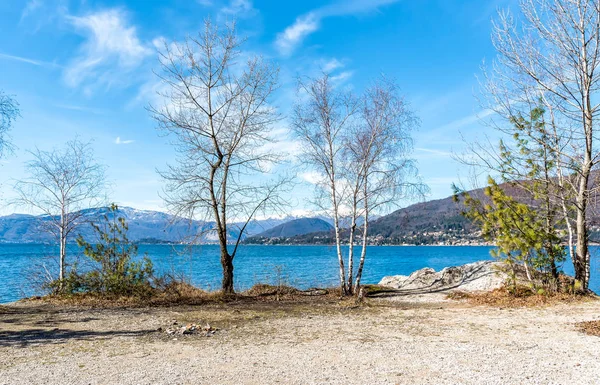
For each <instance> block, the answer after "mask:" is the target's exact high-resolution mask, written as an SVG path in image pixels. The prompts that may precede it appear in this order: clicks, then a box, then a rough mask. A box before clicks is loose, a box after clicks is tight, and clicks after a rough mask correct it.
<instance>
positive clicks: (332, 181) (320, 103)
mask: <svg viewBox="0 0 600 385" xmlns="http://www.w3.org/2000/svg"><path fill="white" fill-rule="evenodd" d="M299 90H300V95H301V96H300V99H299V102H298V103H297V105H296V107H295V112H294V116H293V123H292V126H293V130H294V132H295V133H296V136H297V137H298V138H299V140H300V142H301V143H302V155H301V156H302V160H303V161H304V163H305V164H306V165H308V166H309V167H310V168H312V169H313V170H314V171H315V172H316V173H318V174H319V175H321V180H320V181H319V183H318V184H317V190H318V193H319V195H318V200H317V203H318V205H319V206H320V207H321V209H323V210H324V211H326V212H328V213H330V215H331V216H332V217H333V221H334V232H335V242H336V252H337V257H338V263H339V279H340V288H341V289H342V292H344V293H345V294H358V291H359V289H360V281H361V277H362V272H363V268H364V262H365V258H366V252H367V243H368V228H369V227H368V225H369V220H370V214H371V213H372V212H373V211H379V210H380V209H382V208H383V207H384V206H389V205H392V206H393V205H395V204H398V202H399V200H400V199H402V198H404V197H407V196H409V195H412V194H414V193H418V192H424V186H423V185H422V184H420V183H419V182H418V181H416V180H417V179H418V178H416V177H417V173H416V167H415V164H414V161H412V160H411V159H409V158H408V155H409V153H410V151H411V149H412V140H411V137H410V132H411V130H412V129H413V128H414V127H415V126H416V124H417V123H418V120H417V119H416V118H415V117H414V115H413V113H412V112H411V110H410V109H409V106H408V104H407V103H406V101H405V100H404V99H403V98H402V97H400V96H399V93H398V90H397V87H396V85H395V84H394V83H393V82H391V81H389V80H386V79H385V78H382V79H380V80H379V81H377V82H375V83H373V84H372V85H371V86H370V87H369V88H368V89H367V90H366V91H365V93H364V95H362V96H361V97H356V96H355V95H353V94H352V93H350V92H346V91H344V90H343V89H341V88H340V87H339V86H336V85H335V84H334V83H333V82H332V81H331V78H330V77H329V75H328V74H323V75H322V76H321V77H319V78H317V79H308V81H306V82H305V81H302V80H301V81H299ZM411 180H415V182H411ZM344 217H349V219H350V228H349V229H348V233H349V237H348V260H347V261H348V263H347V265H346V263H345V261H344V255H343V252H342V230H343V229H342V219H343V218H344ZM360 217H362V218H363V221H362V250H361V255H360V260H359V263H358V269H357V270H356V271H355V265H354V262H355V261H354V259H355V257H354V246H355V236H356V231H357V228H358V219H359V218H360ZM346 267H347V272H346ZM355 274H356V275H355Z"/></svg>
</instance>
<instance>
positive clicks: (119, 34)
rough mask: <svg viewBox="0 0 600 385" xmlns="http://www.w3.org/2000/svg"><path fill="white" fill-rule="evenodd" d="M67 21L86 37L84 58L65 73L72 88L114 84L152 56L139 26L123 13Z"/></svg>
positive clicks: (110, 10) (76, 61)
mask: <svg viewBox="0 0 600 385" xmlns="http://www.w3.org/2000/svg"><path fill="white" fill-rule="evenodd" d="M67 18H68V20H69V21H70V22H71V24H72V25H73V26H74V27H75V28H76V29H78V30H79V31H80V32H81V33H82V34H83V35H84V36H86V40H85V42H84V43H83V45H82V47H81V53H80V55H79V56H78V57H76V58H75V59H74V60H73V61H72V62H71V63H70V64H69V66H68V67H67V69H66V70H65V73H64V78H65V81H66V83H67V84H68V85H69V86H71V87H78V86H80V85H82V84H84V83H86V82H92V83H107V84H110V83H112V82H113V81H115V79H116V76H115V75H118V74H122V73H127V72H130V71H131V70H133V69H135V68H137V67H138V66H139V65H140V64H141V63H142V62H143V61H144V59H145V58H146V57H147V56H148V55H150V54H151V53H152V50H151V49H150V48H149V47H148V46H147V45H145V44H144V43H142V42H141V41H140V39H139V37H138V35H137V30H136V28H135V26H130V25H128V24H127V20H126V15H125V13H124V12H123V11H122V10H119V9H109V10H104V11H100V12H97V13H91V14H88V15H85V16H68V17H67ZM107 74H110V77H108V76H107ZM89 87H90V86H89V85H88V87H87V88H88V89H89Z"/></svg>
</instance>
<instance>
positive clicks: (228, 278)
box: [221, 246, 235, 294]
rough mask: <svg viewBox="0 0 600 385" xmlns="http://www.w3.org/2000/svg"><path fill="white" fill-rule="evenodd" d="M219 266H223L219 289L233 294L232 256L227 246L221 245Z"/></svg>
mask: <svg viewBox="0 0 600 385" xmlns="http://www.w3.org/2000/svg"><path fill="white" fill-rule="evenodd" d="M221 266H222V267H223V281H222V283H221V290H222V291H223V293H225V294H235V290H234V289H233V258H232V257H231V255H230V254H229V252H228V251H227V246H225V247H223V246H221Z"/></svg>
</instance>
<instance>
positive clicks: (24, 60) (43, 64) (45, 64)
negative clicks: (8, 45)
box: [0, 53, 61, 68]
mask: <svg viewBox="0 0 600 385" xmlns="http://www.w3.org/2000/svg"><path fill="white" fill-rule="evenodd" d="M0 59H7V60H13V61H18V62H21V63H27V64H31V65H34V66H38V67H56V68H60V67H61V66H60V65H58V64H56V63H50V62H46V61H42V60H36V59H31V58H28V57H23V56H16V55H9V54H6V53H0Z"/></svg>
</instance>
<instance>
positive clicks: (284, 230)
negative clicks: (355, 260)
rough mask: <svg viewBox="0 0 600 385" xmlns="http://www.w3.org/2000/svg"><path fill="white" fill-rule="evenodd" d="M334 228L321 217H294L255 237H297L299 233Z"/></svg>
mask: <svg viewBox="0 0 600 385" xmlns="http://www.w3.org/2000/svg"><path fill="white" fill-rule="evenodd" d="M330 230H333V226H332V225H331V224H329V223H328V222H326V221H324V220H323V219H319V218H299V219H293V220H291V221H289V222H286V223H282V224H280V225H278V226H275V227H273V228H272V229H269V230H267V231H264V232H262V233H260V234H258V235H255V236H254V237H255V238H283V237H295V236H298V235H304V234H309V233H315V232H321V231H330Z"/></svg>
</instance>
